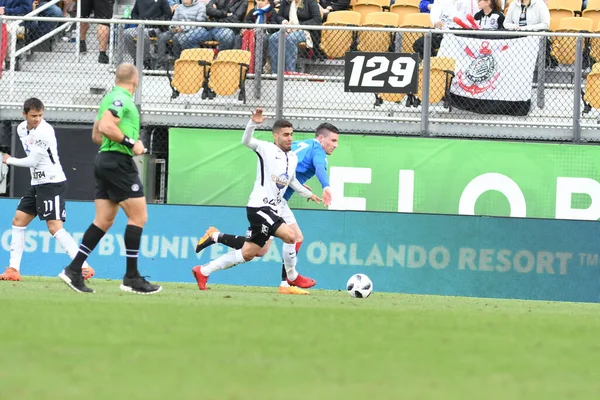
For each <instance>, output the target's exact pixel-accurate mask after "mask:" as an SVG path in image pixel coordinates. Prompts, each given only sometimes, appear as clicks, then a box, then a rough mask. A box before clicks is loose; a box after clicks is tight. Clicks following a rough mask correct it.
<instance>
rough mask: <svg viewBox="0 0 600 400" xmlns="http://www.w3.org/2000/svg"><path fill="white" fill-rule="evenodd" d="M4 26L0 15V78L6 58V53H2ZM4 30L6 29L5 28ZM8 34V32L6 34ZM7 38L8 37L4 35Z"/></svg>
mask: <svg viewBox="0 0 600 400" xmlns="http://www.w3.org/2000/svg"><path fill="white" fill-rule="evenodd" d="M3 26H4V20H3V19H2V15H0V78H2V71H3V70H4V59H5V58H6V52H2V27H3ZM5 29H6V27H5ZM7 33H8V32H7ZM6 36H8V35H6Z"/></svg>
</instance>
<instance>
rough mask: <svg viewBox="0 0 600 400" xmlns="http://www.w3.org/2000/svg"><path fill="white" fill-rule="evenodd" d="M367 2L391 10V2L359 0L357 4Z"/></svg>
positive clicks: (385, 0) (384, 0)
mask: <svg viewBox="0 0 600 400" xmlns="http://www.w3.org/2000/svg"><path fill="white" fill-rule="evenodd" d="M366 2H369V3H372V4H377V5H379V6H381V7H382V8H384V9H389V8H390V2H389V0H358V1H357V2H356V4H360V3H366ZM356 4H355V5H356Z"/></svg>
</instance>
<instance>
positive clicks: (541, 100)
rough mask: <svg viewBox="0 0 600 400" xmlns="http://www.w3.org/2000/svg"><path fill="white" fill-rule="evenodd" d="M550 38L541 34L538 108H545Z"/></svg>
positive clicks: (538, 67) (538, 64)
mask: <svg viewBox="0 0 600 400" xmlns="http://www.w3.org/2000/svg"><path fill="white" fill-rule="evenodd" d="M547 40H550V39H549V38H548V37H546V36H540V51H539V52H538V53H539V56H538V63H537V84H538V86H537V105H538V108H540V109H541V108H544V105H545V90H546V57H547V55H546V41H547Z"/></svg>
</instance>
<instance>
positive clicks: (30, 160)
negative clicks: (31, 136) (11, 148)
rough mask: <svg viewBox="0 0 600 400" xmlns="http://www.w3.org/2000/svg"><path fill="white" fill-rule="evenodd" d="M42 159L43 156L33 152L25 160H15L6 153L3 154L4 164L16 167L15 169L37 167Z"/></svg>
mask: <svg viewBox="0 0 600 400" xmlns="http://www.w3.org/2000/svg"><path fill="white" fill-rule="evenodd" d="M41 159H42V155H41V154H40V153H37V152H33V151H32V152H31V153H29V155H28V156H27V157H25V158H15V157H11V156H10V155H8V154H6V153H4V154H2V162H3V163H4V164H8V165H14V166H15V167H28V168H31V167H35V166H36V165H37V164H38V163H39V162H40V160H41Z"/></svg>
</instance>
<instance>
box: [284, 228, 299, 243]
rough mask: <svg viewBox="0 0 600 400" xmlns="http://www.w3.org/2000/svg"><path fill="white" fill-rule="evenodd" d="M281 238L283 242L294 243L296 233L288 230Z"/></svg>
mask: <svg viewBox="0 0 600 400" xmlns="http://www.w3.org/2000/svg"><path fill="white" fill-rule="evenodd" d="M281 240H283V242H284V243H287V244H294V243H296V233H294V232H293V231H290V232H288V233H286V234H285V235H283V237H282V238H281Z"/></svg>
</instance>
